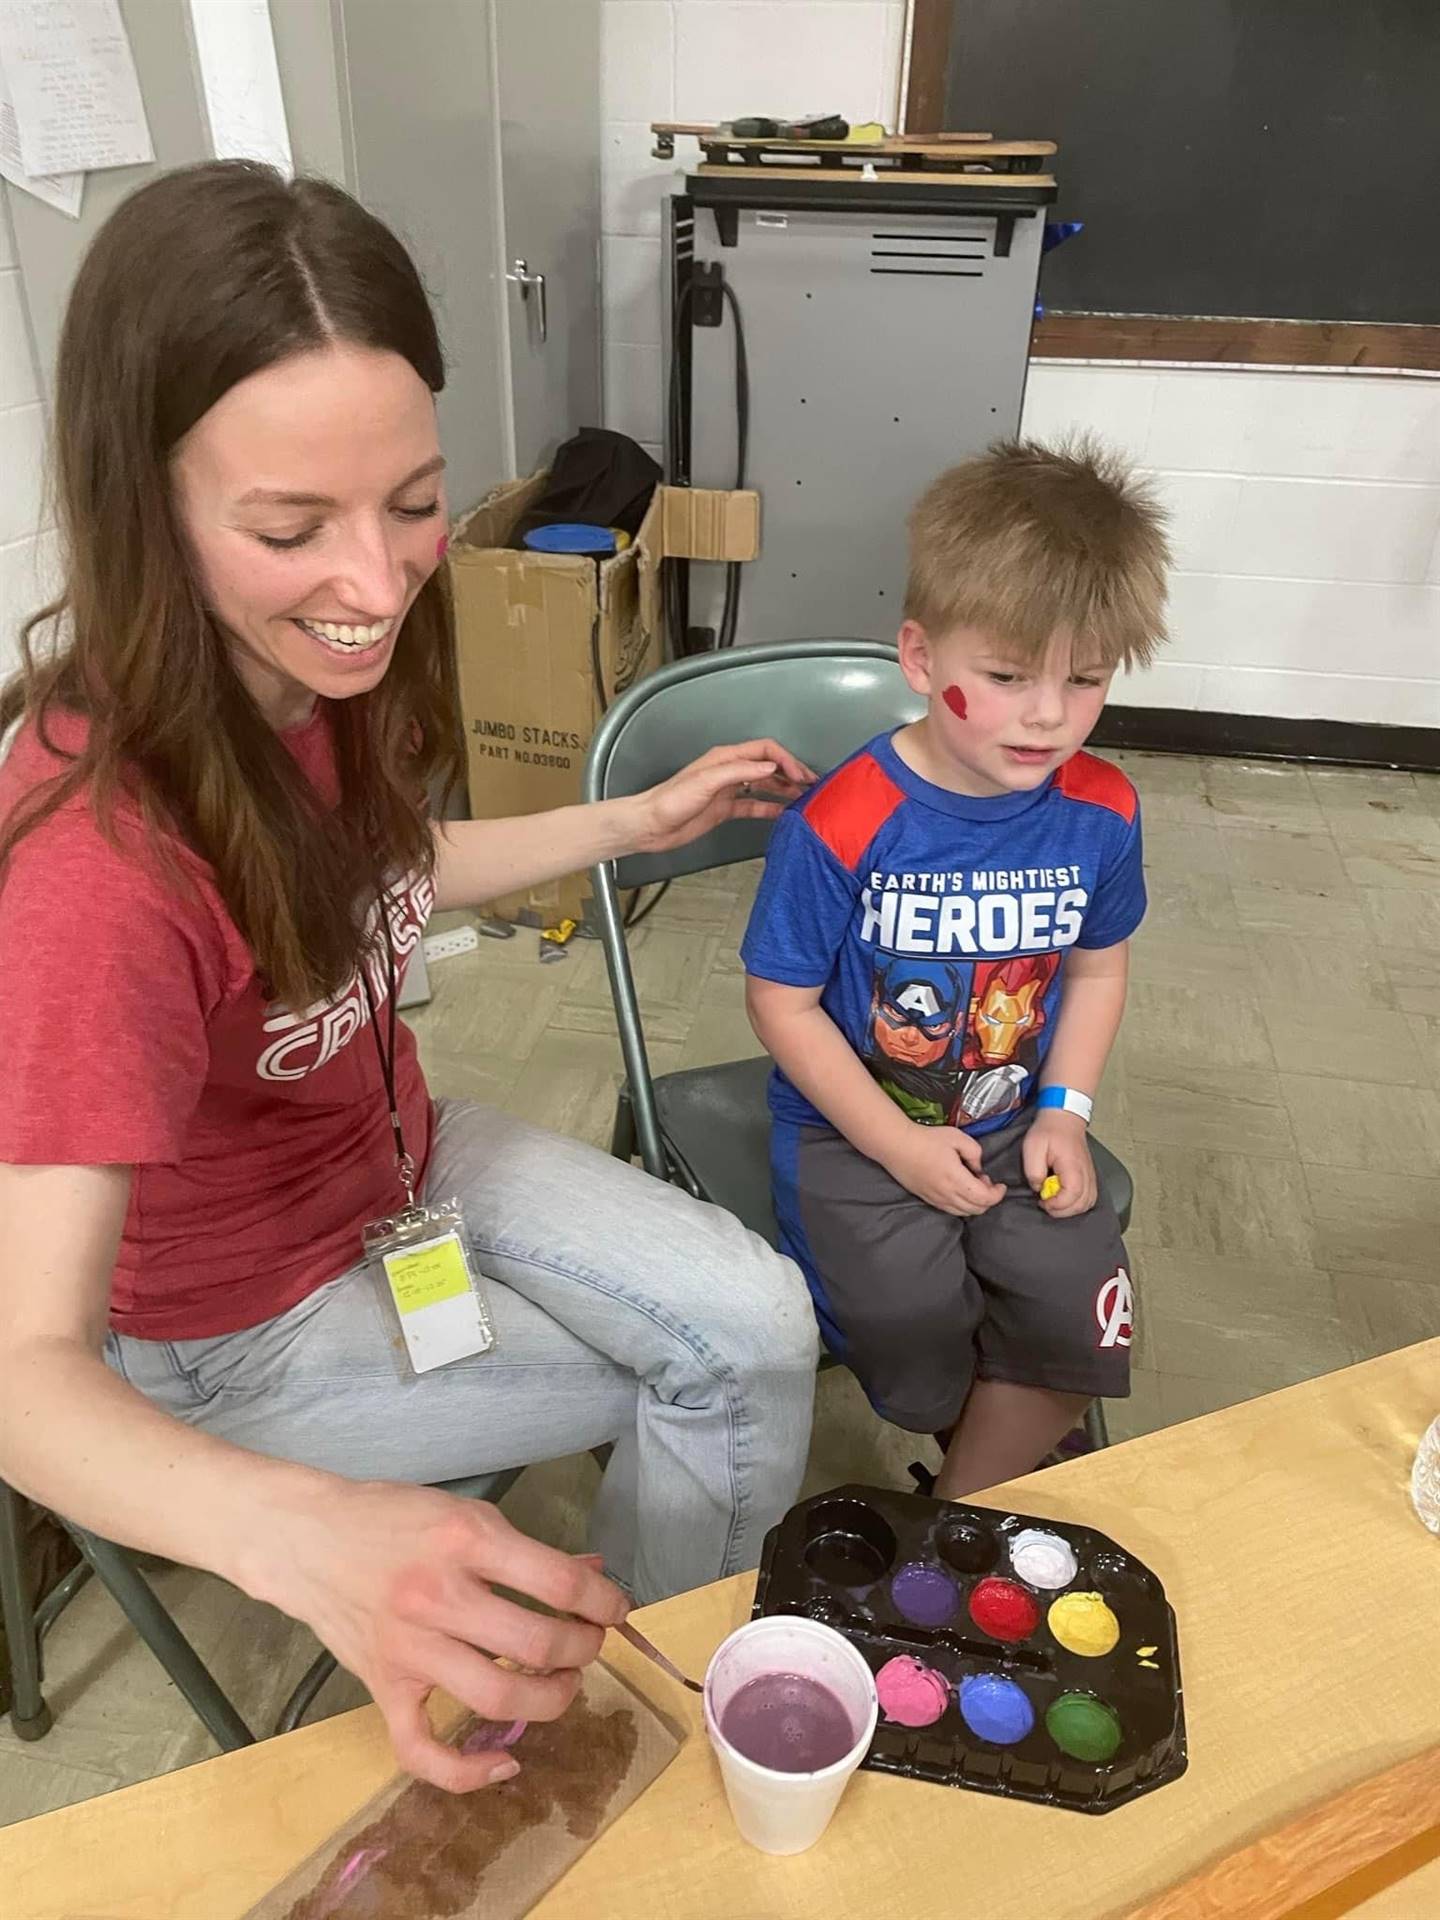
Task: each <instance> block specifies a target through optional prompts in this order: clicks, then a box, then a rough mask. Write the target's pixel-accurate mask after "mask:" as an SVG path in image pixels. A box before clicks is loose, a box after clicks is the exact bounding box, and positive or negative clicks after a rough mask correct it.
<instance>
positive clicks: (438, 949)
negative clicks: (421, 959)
mask: <svg viewBox="0 0 1440 1920" xmlns="http://www.w3.org/2000/svg"><path fill="white" fill-rule="evenodd" d="M479 944H480V936H479V934H478V933H477V932H476V931H475V929H474V927H452V928H451V929H450V931H449V932H448V933H432V934H430V935H428V936H427V938H426V941H425V960H426V964H427V965H428V966H432V967H433V966H434V964H435V962H436V961H437V960H453V959H454V957H455V955H456V954H457V953H474V951H475V949H476V948H477V947H478V946H479Z"/></svg>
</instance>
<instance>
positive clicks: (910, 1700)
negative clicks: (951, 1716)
mask: <svg viewBox="0 0 1440 1920" xmlns="http://www.w3.org/2000/svg"><path fill="white" fill-rule="evenodd" d="M875 1692H876V1695H877V1696H878V1698H879V1701H880V1711H881V1713H883V1714H884V1716H885V1718H886V1719H887V1720H893V1721H894V1722H895V1723H896V1725H897V1726H901V1727H933V1726H934V1724H935V1722H936V1721H937V1720H938V1719H939V1718H940V1716H941V1714H942V1713H944V1711H945V1709H946V1707H947V1706H948V1705H949V1704H950V1687H949V1683H948V1682H947V1681H946V1679H945V1676H944V1674H942V1673H937V1672H936V1671H935V1669H934V1667H927V1666H926V1665H925V1663H924V1661H923V1660H917V1659H915V1658H914V1656H913V1655H912V1654H908V1653H900V1654H897V1655H896V1656H895V1658H894V1659H893V1660H887V1661H886V1662H885V1664H884V1666H883V1667H881V1669H880V1671H879V1672H878V1673H877V1674H876V1676H875Z"/></svg>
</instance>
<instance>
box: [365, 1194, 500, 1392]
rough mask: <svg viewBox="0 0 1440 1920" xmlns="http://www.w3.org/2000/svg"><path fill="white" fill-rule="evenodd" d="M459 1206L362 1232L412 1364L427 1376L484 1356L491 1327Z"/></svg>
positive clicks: (412, 1211)
mask: <svg viewBox="0 0 1440 1920" xmlns="http://www.w3.org/2000/svg"><path fill="white" fill-rule="evenodd" d="M464 1229H465V1219H464V1215H463V1213H462V1212H461V1209H460V1203H459V1201H458V1200H444V1201H441V1202H439V1203H438V1204H437V1205H435V1206H428V1207H422V1206H415V1205H412V1206H407V1207H401V1208H400V1210H399V1211H398V1212H397V1213H395V1214H393V1215H391V1216H390V1218H388V1219H385V1220H372V1221H371V1223H370V1225H369V1226H368V1227H366V1228H365V1231H364V1236H363V1237H364V1243H365V1252H366V1255H367V1257H368V1258H369V1259H370V1260H371V1261H372V1263H373V1265H374V1267H375V1271H376V1274H377V1276H378V1278H379V1279H380V1281H381V1284H382V1285H383V1287H384V1289H385V1292H386V1293H387V1294H388V1296H389V1298H390V1303H391V1306H392V1307H393V1308H394V1311H395V1313H396V1316H397V1317H398V1319H399V1322H400V1332H401V1334H402V1336H403V1338H404V1341H405V1350H406V1352H407V1353H408V1354H409V1356H410V1365H411V1367H412V1368H413V1369H414V1371H415V1372H416V1373H429V1372H430V1371H431V1369H432V1368H434V1367H443V1366H447V1365H448V1364H449V1363H450V1361H452V1360H466V1359H469V1358H470V1356H471V1355H472V1354H477V1353H488V1352H489V1351H490V1349H491V1347H493V1346H494V1344H495V1326H494V1322H493V1321H492V1320H491V1318H490V1308H489V1303H488V1302H487V1300H486V1298H485V1291H484V1288H483V1287H482V1285H481V1283H480V1276H479V1275H478V1274H477V1273H476V1272H475V1270H474V1268H473V1267H472V1266H471V1264H470V1255H469V1251H468V1249H467V1248H466V1245H465V1231H464Z"/></svg>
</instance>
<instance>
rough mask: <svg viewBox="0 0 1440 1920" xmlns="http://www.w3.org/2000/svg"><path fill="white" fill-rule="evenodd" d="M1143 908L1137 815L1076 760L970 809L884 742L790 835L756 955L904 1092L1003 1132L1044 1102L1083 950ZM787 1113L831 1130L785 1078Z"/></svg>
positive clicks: (777, 1092) (777, 836)
mask: <svg viewBox="0 0 1440 1920" xmlns="http://www.w3.org/2000/svg"><path fill="white" fill-rule="evenodd" d="M1144 913H1145V878H1144V873H1143V871H1142V865H1141V850H1140V806H1139V801H1138V799H1137V796H1136V793H1135V789H1134V788H1133V787H1132V786H1131V784H1130V782H1129V781H1128V780H1127V779H1126V778H1125V775H1124V774H1123V773H1121V771H1120V769H1119V768H1118V767H1112V766H1111V765H1109V763H1108V762H1107V761H1104V760H1097V759H1096V758H1095V756H1094V755H1093V754H1089V753H1077V754H1076V755H1075V756H1074V757H1073V759H1070V760H1067V761H1066V762H1065V764H1064V765H1063V766H1062V767H1061V768H1060V769H1059V770H1058V771H1057V772H1056V773H1055V774H1054V775H1053V776H1052V777H1051V779H1049V780H1048V781H1047V782H1046V784H1045V785H1044V786H1043V787H1039V788H1037V789H1036V790H1035V791H1034V792H1031V793H1007V794H999V795H997V796H996V797H995V798H993V799H972V798H970V797H969V796H967V795H965V794H960V793H951V792H950V791H949V790H948V789H947V788H945V787H937V786H934V785H932V784H931V782H930V781H928V780H924V779H922V778H921V777H920V775H919V774H918V773H915V772H913V771H912V770H911V768H909V767H908V766H906V764H905V762H904V761H903V760H902V759H901V758H900V756H899V755H898V754H897V753H896V751H895V748H894V746H893V745H892V743H891V736H890V735H889V734H881V735H879V736H878V737H877V738H876V739H874V740H872V741H871V742H870V744H869V745H868V746H866V747H862V748H861V750H860V751H859V753H857V754H855V755H854V756H853V757H852V758H851V759H849V760H847V761H845V762H844V764H843V765H841V766H839V767H837V768H836V769H835V771H834V772H833V773H830V774H828V775H827V776H826V777H825V779H823V780H821V781H820V782H818V783H817V784H816V785H815V786H814V787H812V788H811V789H810V791H809V793H808V794H806V795H805V797H804V798H803V799H802V800H798V801H796V802H795V804H794V805H793V806H791V807H790V808H789V809H788V810H787V812H785V813H784V814H782V815H781V817H780V819H779V820H778V821H777V822H776V824H775V831H774V834H773V836H772V838H771V841H770V850H769V854H768V857H767V859H766V862H765V877H764V879H763V880H762V881H761V884H760V891H759V894H758V896H757V898H756V901H755V907H754V911H753V912H752V913H751V916H750V925H749V927H748V928H747V930H746V934H745V940H744V943H743V945H742V946H741V949H740V954H741V958H742V959H743V960H744V962H745V970H746V972H747V973H751V974H754V975H756V976H757V977H758V978H760V979H762V980H777V981H780V982H781V983H783V984H784V985H786V986H792V987H823V988H824V992H823V993H822V994H821V997H820V1004H821V1006H822V1007H823V1008H824V1009H825V1011H826V1013H828V1014H829V1016H830V1018H831V1019H832V1020H833V1021H834V1022H835V1024H836V1026H837V1027H838V1028H839V1029H840V1031H841V1032H842V1033H843V1034H844V1035H845V1038H846V1039H847V1040H848V1041H849V1043H850V1045H851V1046H852V1047H853V1048H854V1049H855V1051H856V1053H858V1054H859V1055H860V1057H861V1059H862V1060H863V1061H864V1062H865V1064H866V1066H867V1067H868V1068H869V1069H870V1072H871V1073H872V1074H873V1075H874V1076H875V1079H876V1080H877V1081H878V1082H879V1084H880V1085H881V1086H882V1087H883V1088H884V1089H885V1091H886V1093H888V1094H889V1095H890V1097H891V1099H892V1100H894V1101H895V1102H896V1104H897V1105H898V1106H900V1107H902V1108H903V1109H904V1111H905V1112H906V1113H908V1114H909V1115H910V1116H911V1118H912V1119H914V1120H918V1121H921V1122H923V1123H925V1124H926V1125H930V1126H954V1127H964V1128H965V1129H966V1130H967V1131H968V1132H970V1133H975V1134H980V1133H989V1132H991V1131H992V1130H993V1129H995V1128H996V1127H1001V1126H1005V1125H1007V1124H1008V1123H1009V1122H1010V1121H1011V1120H1012V1119H1013V1118H1014V1117H1015V1115H1016V1113H1017V1112H1018V1111H1019V1109H1020V1108H1021V1107H1023V1106H1024V1105H1025V1104H1026V1103H1027V1102H1028V1101H1029V1100H1030V1099H1032V1098H1033V1096H1034V1092H1035V1089H1036V1085H1037V1080H1038V1076H1039V1072H1040V1067H1041V1063H1042V1062H1043V1060H1044V1058H1045V1055H1046V1053H1047V1051H1048V1050H1049V1046H1050V1039H1051V1035H1052V1034H1053V1032H1054V1026H1055V1019H1056V1016H1057V1014H1058V1012H1059V1007H1060V980H1061V974H1062V971H1063V968H1064V961H1065V953H1066V950H1067V949H1068V948H1070V947H1074V946H1080V947H1113V946H1115V945H1117V944H1118V943H1119V942H1120V941H1121V940H1125V939H1128V938H1129V936H1130V935H1131V934H1132V933H1133V932H1134V931H1135V929H1136V927H1138V926H1139V924H1140V922H1141V920H1142V918H1143V917H1144ZM770 1106H771V1111H772V1113H773V1114H774V1117H775V1118H776V1120H778V1121H782V1122H789V1123H791V1124H794V1125H799V1126H825V1125H827V1124H828V1122H827V1121H826V1120H825V1119H824V1117H823V1116H822V1115H821V1114H819V1113H817V1112H816V1110H815V1108H814V1107H813V1106H812V1105H811V1104H810V1102H809V1101H808V1100H807V1099H806V1098H805V1097H804V1095H803V1094H802V1093H801V1092H800V1091H799V1090H798V1088H796V1087H794V1086H792V1085H791V1084H790V1082H789V1081H788V1080H787V1079H786V1078H785V1076H784V1075H783V1074H782V1073H781V1072H780V1071H779V1070H778V1068H777V1070H776V1071H775V1073H774V1074H773V1075H772V1077H771V1085H770Z"/></svg>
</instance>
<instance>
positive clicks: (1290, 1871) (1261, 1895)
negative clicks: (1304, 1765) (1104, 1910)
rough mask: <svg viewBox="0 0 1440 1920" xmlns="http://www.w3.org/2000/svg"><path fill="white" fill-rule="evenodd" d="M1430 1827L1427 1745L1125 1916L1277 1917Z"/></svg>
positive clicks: (1434, 1798)
mask: <svg viewBox="0 0 1440 1920" xmlns="http://www.w3.org/2000/svg"><path fill="white" fill-rule="evenodd" d="M1437 1826H1440V1747H1427V1748H1426V1749H1425V1751H1424V1752H1423V1753H1417V1754H1416V1755H1415V1756H1414V1758H1413V1759H1410V1760H1402V1761H1401V1762H1400V1764H1399V1766H1396V1767H1390V1768H1388V1769H1387V1770H1386V1771H1385V1772H1384V1773H1377V1774H1375V1775H1374V1776H1373V1777H1372V1778H1371V1779H1369V1780H1362V1781H1360V1783H1359V1784H1358V1785H1357V1786H1353V1787H1347V1788H1346V1790H1345V1791H1344V1792H1343V1793H1339V1794H1336V1795H1335V1797H1334V1799H1332V1800H1325V1801H1322V1802H1321V1803H1320V1805H1319V1806H1316V1807H1310V1808H1308V1809H1307V1811H1306V1812H1304V1813H1301V1814H1297V1815H1296V1817H1295V1818H1294V1819H1293V1820H1288V1821H1286V1823H1285V1825H1284V1826H1283V1827H1277V1828H1276V1829H1275V1831H1274V1832H1273V1833H1267V1834H1265V1835H1263V1836H1262V1837H1261V1838H1260V1839H1259V1840H1255V1841H1252V1842H1251V1844H1250V1845H1249V1846H1248V1847H1242V1848H1241V1849H1240V1850H1239V1852H1238V1853H1229V1854H1226V1856H1225V1857H1224V1859H1223V1860H1217V1861H1215V1862H1214V1864H1213V1865H1211V1866H1209V1867H1206V1868H1204V1869H1203V1870H1202V1871H1201V1872H1200V1873H1197V1874H1195V1875H1194V1876H1193V1877H1192V1878H1191V1879H1189V1880H1186V1881H1184V1882H1183V1883H1182V1884H1181V1885H1179V1886H1174V1887H1171V1888H1169V1889H1168V1890H1167V1891H1166V1892H1165V1893H1162V1894H1160V1895H1158V1896H1157V1897H1156V1898H1155V1899H1154V1900H1150V1901H1147V1902H1146V1903H1145V1905H1144V1906H1141V1907H1136V1908H1134V1909H1133V1911H1132V1912H1131V1913H1129V1914H1128V1915H1127V1916H1126V1920H1284V1916H1285V1915H1286V1914H1289V1913H1292V1912H1293V1911H1294V1909H1295V1908H1296V1907H1297V1906H1299V1905H1300V1903H1301V1902H1302V1901H1305V1900H1311V1899H1313V1898H1314V1897H1315V1896H1316V1895H1317V1894H1321V1893H1324V1892H1325V1891H1326V1890H1327V1889H1328V1888H1330V1887H1334V1886H1338V1885H1339V1883H1340V1882H1341V1881H1342V1880H1348V1879H1349V1877H1350V1875H1351V1874H1352V1873H1358V1872H1359V1871H1360V1870H1361V1869H1362V1868H1363V1867H1367V1866H1370V1865H1371V1864H1372V1863H1373V1862H1374V1861H1376V1860H1379V1859H1381V1858H1382V1857H1383V1856H1384V1855H1385V1854H1387V1853H1391V1852H1393V1851H1394V1850H1395V1848H1397V1847H1400V1846H1403V1845H1404V1844H1405V1842H1406V1841H1407V1840H1414V1839H1415V1838H1417V1836H1419V1835H1420V1834H1423V1833H1425V1832H1427V1831H1428V1830H1429V1829H1430V1828H1432V1827H1437Z"/></svg>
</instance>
